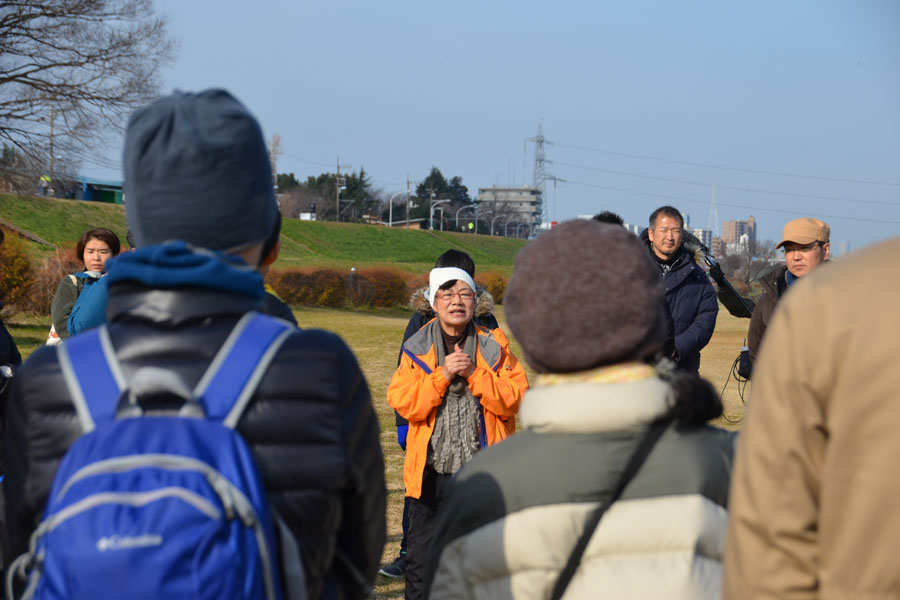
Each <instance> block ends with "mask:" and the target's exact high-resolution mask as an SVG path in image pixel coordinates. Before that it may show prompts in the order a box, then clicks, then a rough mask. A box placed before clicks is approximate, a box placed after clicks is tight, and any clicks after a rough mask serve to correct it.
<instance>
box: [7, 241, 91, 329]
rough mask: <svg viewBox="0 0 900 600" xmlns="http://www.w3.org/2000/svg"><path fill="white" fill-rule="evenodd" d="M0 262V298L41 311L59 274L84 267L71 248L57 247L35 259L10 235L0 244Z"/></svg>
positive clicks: (47, 308) (23, 308) (46, 306)
mask: <svg viewBox="0 0 900 600" xmlns="http://www.w3.org/2000/svg"><path fill="white" fill-rule="evenodd" d="M0 266H2V267H0V300H2V301H3V303H4V304H8V305H10V306H13V307H15V308H16V309H18V310H21V311H25V312H30V313H35V314H41V315H49V314H50V303H51V302H52V301H53V295H54V294H56V288H57V287H58V286H59V282H60V281H61V280H62V278H63V277H65V276H66V275H68V274H70V273H76V272H78V271H80V270H82V269H83V268H84V265H82V264H81V262H80V261H79V260H78V259H77V258H76V256H75V251H74V250H73V249H72V248H64V249H62V250H57V251H56V253H55V254H54V255H53V256H51V257H50V258H47V259H45V260H44V261H42V262H40V263H38V262H36V261H34V260H33V259H32V258H31V257H30V256H29V255H28V251H27V249H26V246H25V243H24V242H22V241H21V240H19V239H17V238H14V237H12V236H9V237H7V238H6V241H5V242H4V243H3V245H2V246H0Z"/></svg>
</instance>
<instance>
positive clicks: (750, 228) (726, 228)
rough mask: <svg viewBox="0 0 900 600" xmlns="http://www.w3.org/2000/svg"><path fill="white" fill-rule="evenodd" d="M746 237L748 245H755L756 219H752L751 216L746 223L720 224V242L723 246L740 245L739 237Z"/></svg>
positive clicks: (726, 222)
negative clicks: (723, 243)
mask: <svg viewBox="0 0 900 600" xmlns="http://www.w3.org/2000/svg"><path fill="white" fill-rule="evenodd" d="M743 235H746V236H747V242H745V243H749V244H755V243H756V219H754V218H753V215H750V217H748V218H747V220H746V221H738V220H735V221H723V222H722V241H723V242H725V244H728V245H730V244H738V245H740V244H741V236H743Z"/></svg>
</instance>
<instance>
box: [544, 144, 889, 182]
mask: <svg viewBox="0 0 900 600" xmlns="http://www.w3.org/2000/svg"><path fill="white" fill-rule="evenodd" d="M554 145H556V146H559V147H561V148H573V149H575V150H585V151H587V152H598V153H600V154H610V155H613V156H624V157H627V158H638V159H641V160H655V161H657V162H663V163H670V164H674V165H687V166H691V167H704V168H707V169H722V170H724V171H737V172H740V173H753V174H756V175H778V176H781V177H794V178H797V179H815V180H819V181H834V182H841V183H863V184H866V185H887V186H893V187H900V183H897V182H894V181H876V180H868V179H846V178H842V177H822V176H819V175H804V174H800V173H788V172H785V171H767V170H764V169H747V168H743V167H732V166H728V165H716V164H712V163H701V162H692V161H687V160H675V159H672V158H662V157H659V156H649V155H647V154H632V153H630V152H618V151H616V150H607V149H604V148H591V147H590V146H579V145H576V144H564V143H561V142H555V143H554Z"/></svg>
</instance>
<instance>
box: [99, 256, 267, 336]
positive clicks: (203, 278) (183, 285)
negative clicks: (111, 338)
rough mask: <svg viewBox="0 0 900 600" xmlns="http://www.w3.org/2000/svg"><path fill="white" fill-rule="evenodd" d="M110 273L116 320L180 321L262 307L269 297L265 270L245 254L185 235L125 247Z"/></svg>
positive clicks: (110, 309)
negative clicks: (190, 240) (184, 238)
mask: <svg viewBox="0 0 900 600" xmlns="http://www.w3.org/2000/svg"><path fill="white" fill-rule="evenodd" d="M107 277H108V279H109V300H108V301H107V306H106V312H107V318H108V320H109V321H110V322H112V321H114V320H117V319H119V318H137V319H144V320H149V321H152V322H154V323H160V324H168V325H178V324H182V323H185V322H189V321H193V320H197V319H204V318H209V317H215V316H219V315H238V314H243V313H245V312H248V311H251V310H260V309H261V308H262V307H263V305H264V300H265V289H264V288H263V280H262V276H261V275H260V274H259V272H258V271H257V270H256V269H254V268H252V267H248V266H247V264H246V263H244V261H243V260H241V259H240V258H239V257H235V256H230V255H227V254H223V253H221V252H214V251H211V250H206V249H203V248H194V247H192V246H190V245H189V244H187V243H185V242H181V241H177V242H168V243H165V244H159V245H155V246H147V247H144V248H141V249H140V250H137V251H136V252H126V253H123V254H122V255H120V256H119V257H118V258H117V260H116V261H115V263H114V264H113V265H112V267H111V268H110V269H109V274H108V275H107Z"/></svg>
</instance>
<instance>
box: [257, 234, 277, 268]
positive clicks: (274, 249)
mask: <svg viewBox="0 0 900 600" xmlns="http://www.w3.org/2000/svg"><path fill="white" fill-rule="evenodd" d="M279 252H281V240H278V241H277V242H275V245H274V246H272V250H271V252H269V255H268V256H266V257H265V258H263V261H262V264H261V265H260V266H261V267H268V266H269V265H271V264H272V263H274V262H275V261H276V260H278V253H279Z"/></svg>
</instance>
